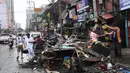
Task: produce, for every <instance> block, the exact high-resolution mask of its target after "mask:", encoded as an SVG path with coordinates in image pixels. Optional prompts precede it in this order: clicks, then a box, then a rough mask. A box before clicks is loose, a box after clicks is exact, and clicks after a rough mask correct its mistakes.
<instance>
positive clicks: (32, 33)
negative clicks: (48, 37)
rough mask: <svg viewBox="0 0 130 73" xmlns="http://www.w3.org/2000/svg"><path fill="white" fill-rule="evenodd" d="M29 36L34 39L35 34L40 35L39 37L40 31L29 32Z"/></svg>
mask: <svg viewBox="0 0 130 73" xmlns="http://www.w3.org/2000/svg"><path fill="white" fill-rule="evenodd" d="M30 36H31V37H33V38H34V39H35V38H36V37H37V36H40V37H41V32H30Z"/></svg>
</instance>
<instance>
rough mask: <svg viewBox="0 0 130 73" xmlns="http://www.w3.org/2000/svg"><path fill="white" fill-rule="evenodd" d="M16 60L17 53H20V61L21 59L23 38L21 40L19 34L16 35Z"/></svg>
mask: <svg viewBox="0 0 130 73" xmlns="http://www.w3.org/2000/svg"><path fill="white" fill-rule="evenodd" d="M16 44H17V58H16V59H17V60H18V59H19V53H20V52H21V59H23V53H22V52H23V38H22V35H21V34H18V37H17V42H16Z"/></svg>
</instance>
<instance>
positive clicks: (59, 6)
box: [59, 0, 62, 35]
mask: <svg viewBox="0 0 130 73" xmlns="http://www.w3.org/2000/svg"><path fill="white" fill-rule="evenodd" d="M60 1H61V0H59V21H60V34H61V35H62V23H61V18H60V15H61V3H60Z"/></svg>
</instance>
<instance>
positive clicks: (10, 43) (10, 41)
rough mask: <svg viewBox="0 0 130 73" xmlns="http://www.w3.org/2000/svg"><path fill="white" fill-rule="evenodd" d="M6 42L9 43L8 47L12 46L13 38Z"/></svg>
mask: <svg viewBox="0 0 130 73" xmlns="http://www.w3.org/2000/svg"><path fill="white" fill-rule="evenodd" d="M8 43H9V47H10V48H12V47H13V44H14V42H13V39H11V38H10V39H9V42H8Z"/></svg>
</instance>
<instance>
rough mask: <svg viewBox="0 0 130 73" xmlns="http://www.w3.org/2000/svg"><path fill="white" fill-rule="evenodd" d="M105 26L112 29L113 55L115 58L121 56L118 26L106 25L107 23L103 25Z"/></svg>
mask: <svg viewBox="0 0 130 73" xmlns="http://www.w3.org/2000/svg"><path fill="white" fill-rule="evenodd" d="M105 26H106V27H107V28H109V29H111V30H113V41H114V52H115V57H116V58H121V56H122V52H121V48H122V45H121V43H122V40H121V36H120V28H119V27H114V26H108V25H105Z"/></svg>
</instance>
